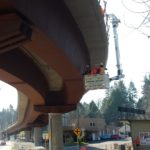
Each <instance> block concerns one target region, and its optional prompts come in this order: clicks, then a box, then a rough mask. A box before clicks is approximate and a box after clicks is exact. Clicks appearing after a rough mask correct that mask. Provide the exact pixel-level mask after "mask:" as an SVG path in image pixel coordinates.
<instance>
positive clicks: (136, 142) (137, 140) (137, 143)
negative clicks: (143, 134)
mask: <svg viewBox="0 0 150 150" xmlns="http://www.w3.org/2000/svg"><path fill="white" fill-rule="evenodd" d="M134 143H135V144H136V145H140V138H139V137H137V138H136V139H135V141H134Z"/></svg>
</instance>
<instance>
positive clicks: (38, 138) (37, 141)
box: [34, 127, 42, 146]
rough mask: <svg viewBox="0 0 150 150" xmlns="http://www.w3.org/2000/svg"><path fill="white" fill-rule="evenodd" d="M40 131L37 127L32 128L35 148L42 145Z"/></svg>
mask: <svg viewBox="0 0 150 150" xmlns="http://www.w3.org/2000/svg"><path fill="white" fill-rule="evenodd" d="M41 142H42V130H41V128H39V127H35V128H34V143H35V146H41V145H42V143H41Z"/></svg>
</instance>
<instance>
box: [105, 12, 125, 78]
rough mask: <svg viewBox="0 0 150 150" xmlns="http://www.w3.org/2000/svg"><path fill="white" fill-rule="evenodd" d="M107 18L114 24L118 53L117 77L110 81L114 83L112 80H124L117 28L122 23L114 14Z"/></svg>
mask: <svg viewBox="0 0 150 150" xmlns="http://www.w3.org/2000/svg"><path fill="white" fill-rule="evenodd" d="M107 17H108V19H110V20H111V23H112V28H113V34H114V43H115V51H116V61H117V69H118V70H117V76H114V77H112V78H110V81H112V80H119V79H121V78H124V74H123V70H122V68H121V64H120V52H119V43H118V34H117V27H118V24H119V23H120V20H119V19H118V18H117V17H116V16H115V15H114V14H109V15H107Z"/></svg>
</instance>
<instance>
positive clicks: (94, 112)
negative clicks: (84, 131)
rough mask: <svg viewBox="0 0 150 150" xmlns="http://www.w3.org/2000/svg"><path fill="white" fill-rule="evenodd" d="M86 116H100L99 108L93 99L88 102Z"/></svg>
mask: <svg viewBox="0 0 150 150" xmlns="http://www.w3.org/2000/svg"><path fill="white" fill-rule="evenodd" d="M88 117H90V118H94V117H100V110H99V109H98V107H97V106H96V104H95V102H94V101H91V102H90V104H89V110H88Z"/></svg>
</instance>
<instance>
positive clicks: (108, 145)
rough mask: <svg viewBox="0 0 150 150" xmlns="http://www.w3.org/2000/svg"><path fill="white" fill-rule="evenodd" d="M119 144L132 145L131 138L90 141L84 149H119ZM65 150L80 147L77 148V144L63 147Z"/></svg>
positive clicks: (76, 149) (74, 149) (79, 149)
mask: <svg viewBox="0 0 150 150" xmlns="http://www.w3.org/2000/svg"><path fill="white" fill-rule="evenodd" d="M121 145H125V146H126V147H129V146H131V145H132V144H131V139H128V140H118V141H115V140H114V141H106V142H98V143H91V144H88V145H87V146H86V150H114V149H120V148H119V146H121ZM65 150H82V148H79V147H77V146H72V147H65ZM131 150H132V148H131Z"/></svg>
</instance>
